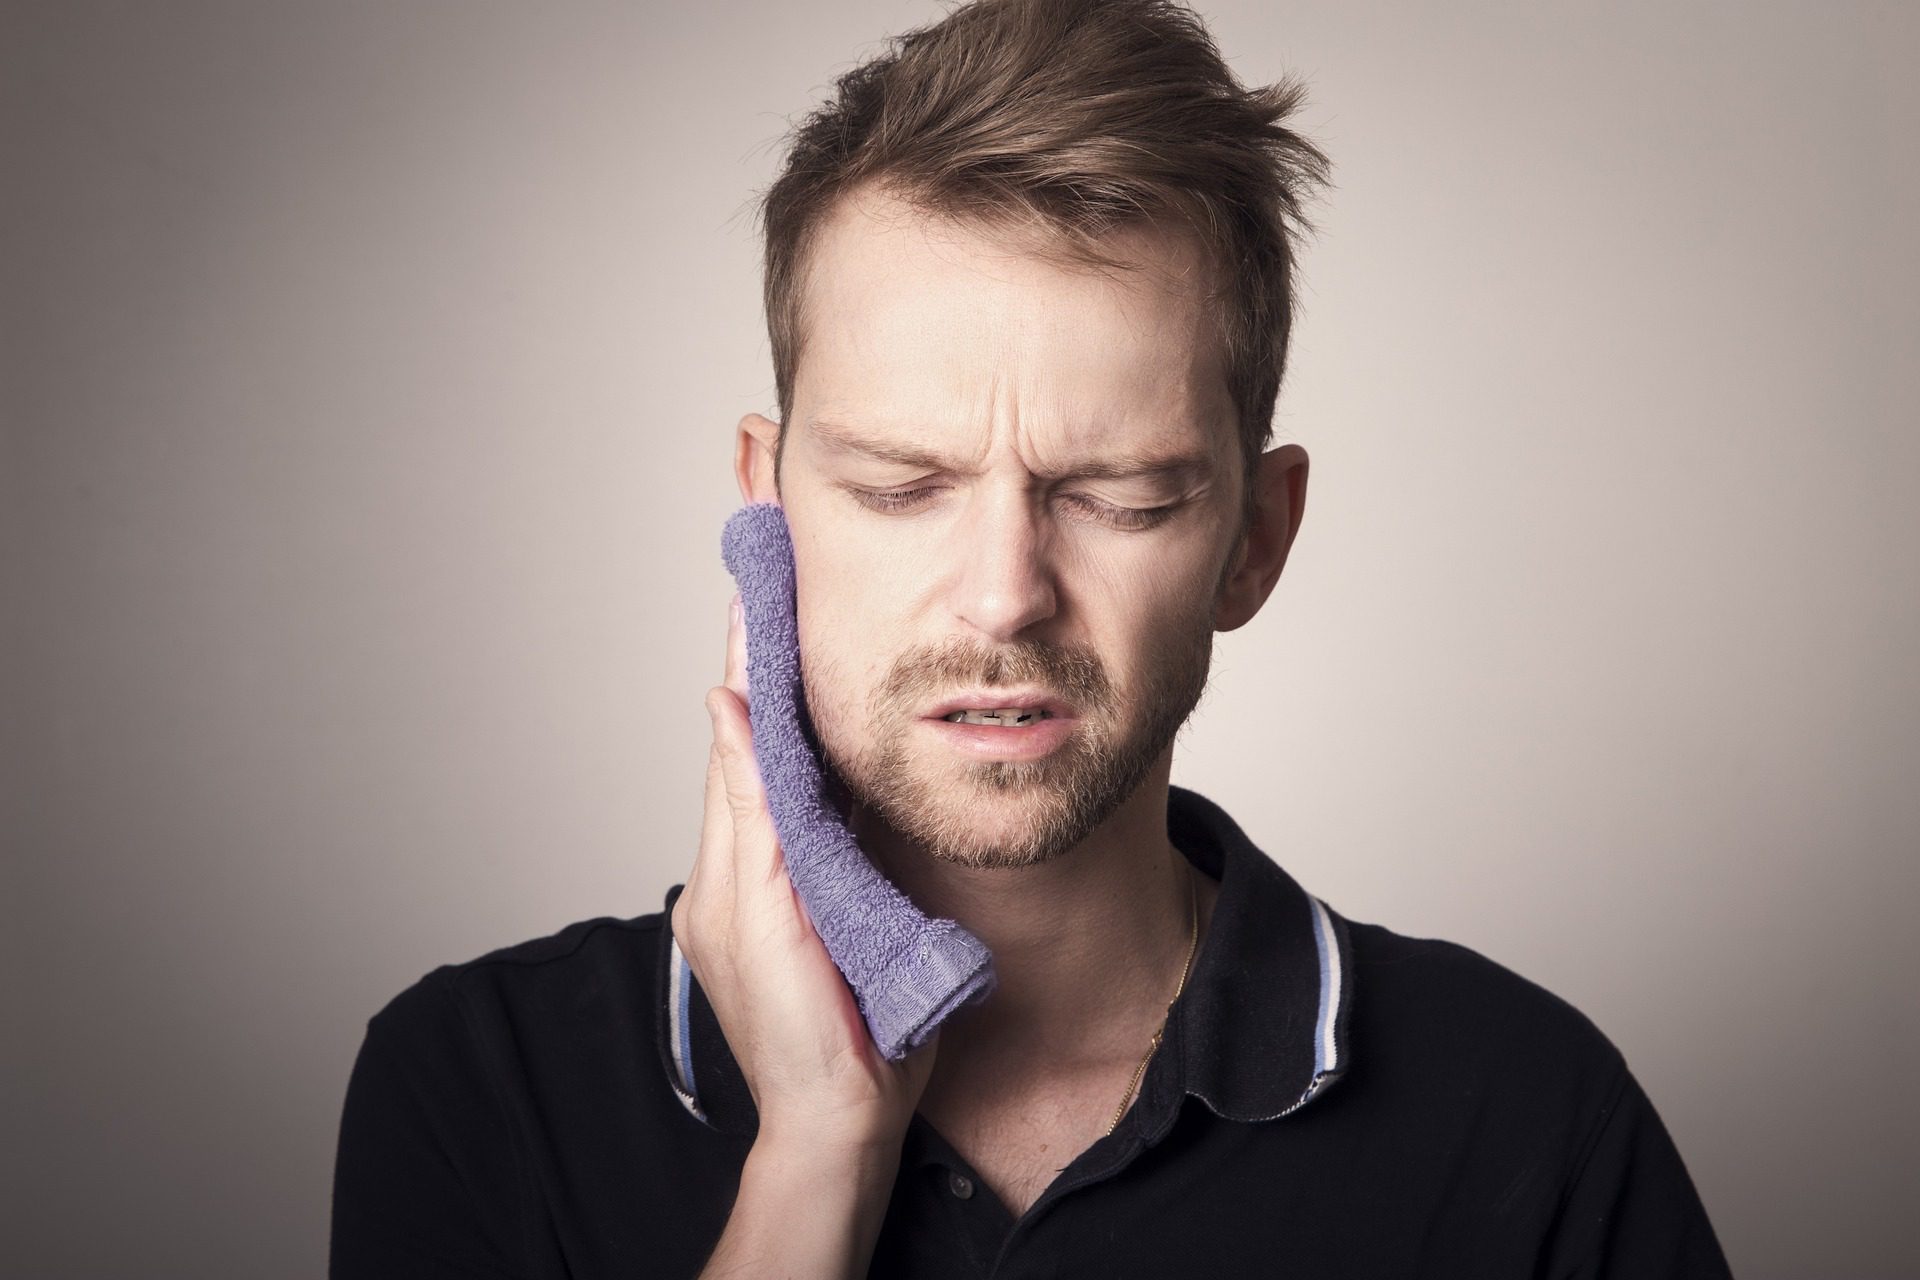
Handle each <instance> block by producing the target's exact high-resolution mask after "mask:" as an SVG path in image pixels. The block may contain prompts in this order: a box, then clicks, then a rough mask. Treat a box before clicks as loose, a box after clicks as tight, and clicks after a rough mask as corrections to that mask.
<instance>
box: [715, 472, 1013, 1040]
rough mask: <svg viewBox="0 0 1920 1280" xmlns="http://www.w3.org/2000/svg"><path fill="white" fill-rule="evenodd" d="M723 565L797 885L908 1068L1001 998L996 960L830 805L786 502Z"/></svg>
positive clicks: (759, 520)
mask: <svg viewBox="0 0 1920 1280" xmlns="http://www.w3.org/2000/svg"><path fill="white" fill-rule="evenodd" d="M720 551H721V557H722V558H723V559H724V560H725V561H726V566H727V571H728V572H729V573H731V574H732V575H733V577H734V580H735V581H736V582H737V583H738V584H739V587H740V603H741V607H742V612H743V614H744V625H745V628H746V633H747V711H748V717H749V719H750V720H751V721H752V723H753V753H754V756H755V758H756V760H757V761H758V763H759V766H760V779H761V781H762V782H763V783H764V784H765V786H766V791H767V808H768V809H769V810H770V811H771V813H772V815H773V825H774V829H775V831H776V832H777V833H778V835H779V837H780V848H781V852H782V855H783V856H784V857H785V859H786V867H787V877H788V879H790V880H791V881H792V882H793V887H794V889H795V890H797V891H798V893H799V894H800V899H801V901H802V902H804V903H805V904H806V908H807V914H808V915H809V916H810V917H811V918H812V921H813V927H814V929H815V931H816V932H817V933H819V935H820V940H821V941H822V942H823V943H825V944H826V948H827V954H828V955H830V956H832V957H833V962H834V964H836V965H838V966H839V969H840V972H841V973H842V974H843V975H844V976H845V977H846V979H847V984H848V985H849V986H851V987H852V988H853V994H854V998H855V1000H856V1002H857V1003H858V1004H859V1006H860V1012H861V1015H862V1016H863V1017H864V1018H865V1019H866V1023H867V1030H868V1032H869V1033H870V1034H871V1035H872V1036H873V1040H874V1043H875V1044H876V1045H878V1046H879V1048H880V1052H881V1053H882V1055H884V1056H885V1057H886V1058H887V1059H888V1060H889V1061H894V1062H897V1061H899V1060H900V1059H902V1058H904V1057H906V1056H907V1054H908V1053H909V1052H911V1051H912V1050H914V1049H916V1048H918V1047H919V1046H920V1045H922V1044H924V1043H925V1042H926V1040H927V1038H928V1037H929V1036H931V1035H932V1034H933V1031H934V1029H935V1028H936V1027H938V1026H939V1025H940V1023H941V1022H942V1021H944V1020H945V1019H946V1018H947V1016H948V1015H949V1014H952V1013H953V1012H954V1011H955V1010H957V1009H959V1008H960V1007H961V1006H962V1005H964V1004H967V1003H969V1002H974V1001H979V1000H982V999H984V998H986V996H987V995H988V994H989V993H991V992H992V991H993V989H994V986H995V983H996V979H995V975H994V971H993V956H992V954H991V953H990V952H989V951H988V950H987V948H986V944H984V943H982V942H981V941H980V940H979V939H978V938H976V937H975V936H974V935H973V934H972V933H970V932H968V931H967V930H966V929H965V928H963V927H962V926H961V925H960V923H959V922H958V921H955V920H930V919H928V918H927V916H926V915H925V914H924V913H923V912H922V911H921V910H920V909H919V908H918V907H916V906H914V904H913V902H912V900H911V899H909V898H908V897H907V896H906V895H905V894H904V893H902V892H900V890H899V889H898V888H896V887H895V886H894V884H893V882H892V881H890V880H888V879H887V878H886V877H885V876H884V875H882V874H881V873H880V871H879V869H878V868H876V867H875V866H874V865H873V862H872V860H871V859H869V858H868V857H867V855H866V853H865V851H864V850H862V849H861V848H860V846H859V844H858V843H857V842H856V841H855V840H854V838H853V833H852V832H851V831H849V830H848V829H847V827H846V824H845V823H844V822H843V821H842V820H841V818H840V815H839V813H838V812H837V811H836V810H835V809H834V807H833V804H832V802H831V801H830V800H829V798H828V797H827V795H826V792H825V790H824V784H823V780H822V777H821V770H820V761H819V757H818V755H817V754H816V753H815V752H816V745H817V743H816V740H815V738H814V736H813V730H812V727H811V725H810V724H808V723H807V722H806V696H805V693H804V692H803V688H802V684H801V680H800V629H799V625H798V623H797V621H796V619H795V614H794V594H795V587H794V581H795V580H794V567H793V540H792V536H791V534H790V533H789V531H788V529H787V517H786V512H785V511H784V510H782V509H781V507H780V505H779V504H778V503H773V502H753V503H749V504H747V505H746V506H744V507H741V508H740V509H739V510H738V511H736V512H734V513H733V515H732V516H730V517H729V518H728V520H727V524H726V528H725V530H724V531H723V533H722V535H721V539H720Z"/></svg>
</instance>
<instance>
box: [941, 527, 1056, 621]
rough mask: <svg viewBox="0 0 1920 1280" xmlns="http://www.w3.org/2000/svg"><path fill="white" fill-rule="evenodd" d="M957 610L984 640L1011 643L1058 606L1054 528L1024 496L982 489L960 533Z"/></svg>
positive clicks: (956, 588)
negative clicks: (1055, 593) (1056, 600)
mask: <svg viewBox="0 0 1920 1280" xmlns="http://www.w3.org/2000/svg"><path fill="white" fill-rule="evenodd" d="M956 532H957V534H958V536H959V549H958V554H959V556H960V558H961V565H960V572H959V575H958V578H957V579H956V582H955V585H954V597H953V610H954V613H955V614H956V615H958V616H959V617H960V619H961V620H962V621H964V622H966V623H967V624H969V625H970V626H972V627H973V628H974V629H975V630H977V631H979V632H980V634H981V635H982V636H984V637H985V638H987V639H989V640H993V641H997V642H1000V643H1007V642H1010V641H1012V640H1014V639H1016V638H1018V637H1019V636H1020V634H1021V633H1022V632H1024V631H1026V630H1027V629H1028V628H1029V627H1031V626H1033V625H1034V624H1035V623H1037V622H1039V621H1041V620H1043V619H1045V618H1050V617H1052V616H1053V613H1054V610H1055V608H1056V602H1055V596H1054V585H1053V569H1052V566H1051V563H1050V559H1051V554H1052V542H1053V537H1052V534H1053V530H1052V526H1051V525H1050V524H1049V523H1048V521H1047V519H1046V518H1045V516H1044V515H1043V514H1039V513H1036V511H1035V509H1034V505H1033V504H1032V503H1031V502H1030V501H1029V500H1028V497H1027V495H1026V494H1025V493H1023V492H1020V491H1017V490H1009V491H1003V492H997V493H988V492H986V491H985V490H982V491H981V492H980V493H979V496H978V497H977V498H976V499H975V500H974V501H973V502H971V503H970V504H969V510H968V512H967V514H966V516H965V518H964V519H963V520H962V521H961V524H960V527H959V529H958V530H957V531H956Z"/></svg>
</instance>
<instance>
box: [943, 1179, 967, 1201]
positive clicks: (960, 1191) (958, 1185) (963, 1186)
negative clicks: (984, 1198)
mask: <svg viewBox="0 0 1920 1280" xmlns="http://www.w3.org/2000/svg"><path fill="white" fill-rule="evenodd" d="M947 1188H948V1190H950V1191H952V1192H953V1194H955V1195H956V1196H959V1197H960V1198H961V1199H962V1200H966V1199H969V1198H971V1197H972V1195H973V1179H972V1178H969V1177H968V1176H967V1175H966V1174H964V1173H956V1174H954V1175H953V1176H952V1177H951V1178H948V1179H947Z"/></svg>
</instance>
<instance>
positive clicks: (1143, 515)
mask: <svg viewBox="0 0 1920 1280" xmlns="http://www.w3.org/2000/svg"><path fill="white" fill-rule="evenodd" d="M944 487H945V486H943V485H927V486H924V487H922V488H919V489H895V490H892V491H888V492H879V491H875V490H872V489H862V488H860V487H858V486H857V485H842V486H841V488H843V489H845V490H846V491H847V492H848V493H849V494H851V495H853V498H854V500H855V501H856V502H858V503H860V504H861V505H862V506H865V507H866V508H867V509H868V510H871V511H885V512H896V513H898V512H905V511H911V510H914V509H915V508H918V507H922V506H924V505H926V502H927V500H928V498H929V496H930V495H932V494H934V493H937V492H939V491H940V490H941V489H942V488H944ZM1061 497H1062V499H1063V500H1064V501H1066V502H1067V503H1068V504H1069V505H1071V506H1074V507H1077V508H1078V509H1080V510H1082V511H1086V512H1088V513H1089V514H1091V515H1093V516H1094V517H1096V518H1097V519H1100V520H1104V521H1106V522H1107V523H1108V524H1111V525H1113V526H1114V527H1115V528H1119V529H1128V530H1139V529H1150V528H1152V527H1153V526H1154V525H1157V524H1159V523H1160V522H1161V521H1163V520H1165V519H1166V518H1167V517H1168V516H1170V515H1171V514H1173V511H1174V509H1175V508H1177V507H1178V506H1179V505H1180V504H1179V503H1177V502H1176V503H1171V504H1169V505H1167V506H1164V507H1117V506H1115V505H1113V504H1112V503H1110V502H1102V501H1100V500H1099V499H1098V498H1089V497H1087V496H1086V495H1085V494H1080V493H1068V494H1062V495H1061Z"/></svg>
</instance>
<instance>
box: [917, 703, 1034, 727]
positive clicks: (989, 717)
mask: <svg viewBox="0 0 1920 1280" xmlns="http://www.w3.org/2000/svg"><path fill="white" fill-rule="evenodd" d="M1046 714H1047V711H1046V709H1045V708H1044V707H1005V708H1002V709H1001V710H998V711H950V712H948V713H947V714H946V715H945V716H942V717H941V718H942V719H944V720H951V721H953V722H954V723H955V724H1025V723H1026V722H1027V721H1028V720H1038V719H1041V718H1042V717H1044V716H1045V715H1046Z"/></svg>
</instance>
